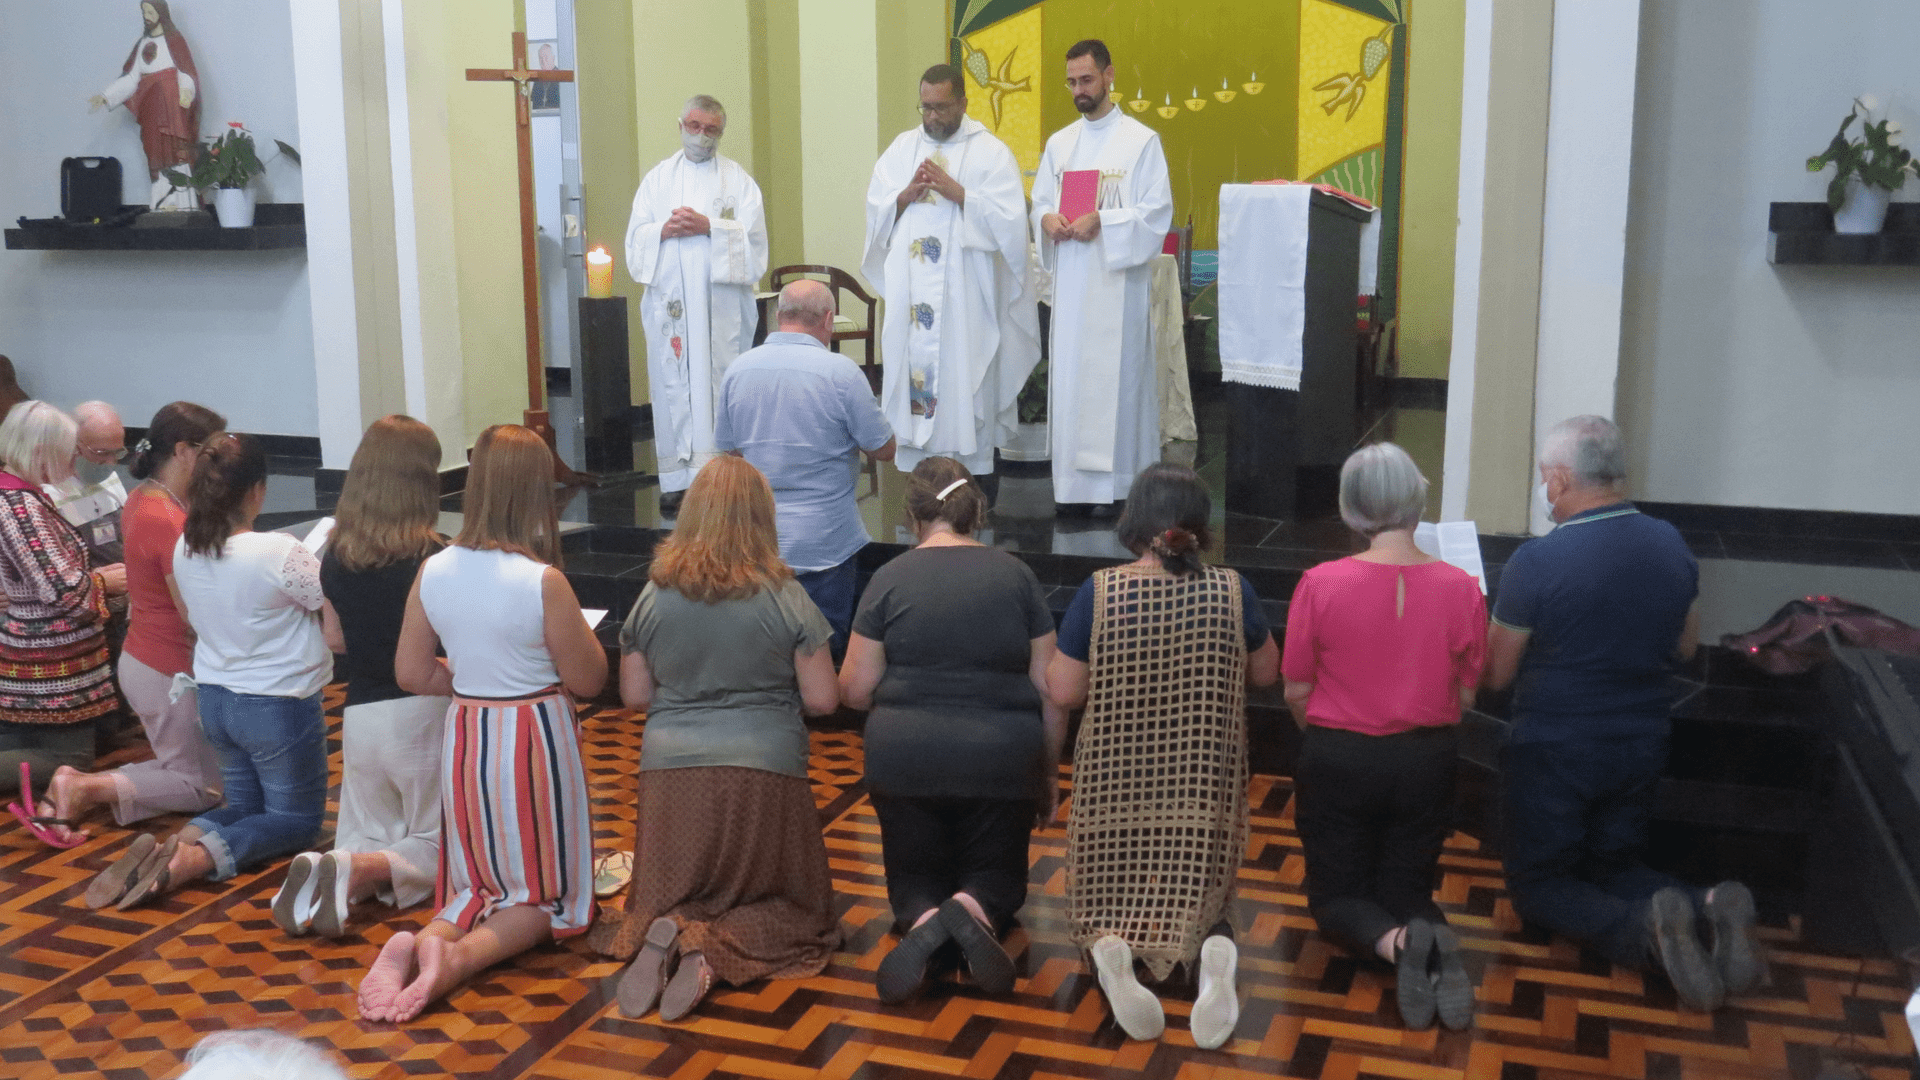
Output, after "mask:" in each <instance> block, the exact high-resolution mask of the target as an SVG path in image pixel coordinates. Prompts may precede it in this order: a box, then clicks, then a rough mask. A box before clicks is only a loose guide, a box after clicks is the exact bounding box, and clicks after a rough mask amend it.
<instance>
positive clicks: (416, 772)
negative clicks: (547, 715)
mask: <svg viewBox="0 0 1920 1080" xmlns="http://www.w3.org/2000/svg"><path fill="white" fill-rule="evenodd" d="M439 469H440V440H439V439H438V438H436V437H435V436H434V434H433V429H432V428H430V427H428V426H427V425H425V424H423V423H421V422H420V421H418V420H415V419H413V418H412V417H409V416H388V417H385V418H383V419H381V420H378V421H375V422H374V424H373V426H372V427H370V428H368V429H367V433H366V435H365V437H363V438H362V439H361V440H360V447H359V449H357V450H355V451H354V454H353V463H352V465H351V466H350V467H349V468H348V469H347V477H346V481H345V483H344V484H343V485H342V487H341V490H340V504H339V506H338V508H337V509H336V510H335V511H334V517H335V524H334V528H333V533H332V535H331V536H330V537H329V538H328V542H327V545H326V553H325V556H324V557H323V558H322V560H321V563H320V589H321V592H322V593H324V594H325V596H326V606H325V607H324V608H323V609H322V611H321V616H322V620H323V627H324V629H325V631H326V635H327V645H328V647H330V648H331V649H332V650H333V651H334V652H336V653H344V654H345V655H346V658H347V665H346V667H347V705H346V710H345V712H344V713H342V716H341V725H340V740H341V755H340V756H341V776H340V816H339V824H338V828H337V829H336V831H335V835H334V844H335V845H336V846H335V848H334V850H332V851H329V852H326V853H324V854H322V853H319V852H312V851H309V852H304V853H302V854H300V855H297V856H295V857H294V860H293V864H292V865H291V866H290V867H289V868H288V869H287V880H286V882H285V883H284V884H282V885H281V887H280V892H279V893H278V894H277V895H276V896H275V897H274V900H273V919H274V922H276V923H278V924H279V925H280V927H281V929H283V930H285V931H286V932H287V933H289V934H304V933H306V932H307V931H308V930H312V931H313V932H314V933H316V934H319V935H321V936H322V937H339V936H341V935H342V934H344V933H346V923H347V909H348V907H349V906H350V905H351V904H353V903H355V902H358V901H361V900H365V899H367V898H368V897H370V896H376V897H378V898H379V899H380V900H381V901H382V902H384V903H388V904H392V905H393V906H394V907H398V908H407V907H412V906H413V905H415V904H418V903H421V902H422V901H425V900H430V899H432V898H433V889H434V879H435V876H436V875H437V873H438V872H439V866H440V755H441V737H442V732H443V729H444V726H445V723H446V717H447V707H448V705H449V704H451V701H450V699H448V698H444V697H416V696H413V695H410V694H408V693H407V692H406V691H404V690H402V689H400V685H399V683H398V682H396V681H395V680H394V676H393V655H394V650H395V648H396V647H397V645H398V644H399V640H400V623H401V620H402V618H403V617H404V615H405V614H406V607H407V593H408V592H409V591H410V590H411V589H412V588H413V579H414V575H416V574H417V573H419V570H420V563H421V561H422V560H424V559H425V558H426V557H427V556H429V555H431V554H433V553H434V552H436V551H439V550H440V548H441V547H442V546H443V545H444V543H445V541H444V539H443V538H442V537H441V536H440V534H439V532H438V530H437V529H436V528H435V523H436V522H437V521H438V520H439V516H440V473H439Z"/></svg>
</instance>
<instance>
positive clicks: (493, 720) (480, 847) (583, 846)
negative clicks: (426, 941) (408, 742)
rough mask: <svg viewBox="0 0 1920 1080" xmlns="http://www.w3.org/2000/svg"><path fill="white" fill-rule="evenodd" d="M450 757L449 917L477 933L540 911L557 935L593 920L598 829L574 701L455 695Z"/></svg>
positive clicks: (444, 768) (439, 886)
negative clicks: (502, 915)
mask: <svg viewBox="0 0 1920 1080" xmlns="http://www.w3.org/2000/svg"><path fill="white" fill-rule="evenodd" d="M445 745H446V750H445V752H444V753H443V754H442V755H441V762H440V775H441V812H442V815H443V820H444V821H445V827H444V828H443V829H442V831H441V837H442V841H441V847H440V874H439V880H438V882H437V883H436V886H435V890H434V902H435V903H436V904H437V905H438V906H439V908H440V914H439V917H440V918H442V919H445V920H447V921H448V922H450V923H453V924H454V925H456V926H458V927H460V928H461V929H462V930H471V929H473V928H474V927H475V926H476V925H478V924H479V923H480V922H481V921H482V920H484V919H486V918H487V917H489V916H491V915H493V914H495V913H496V912H499V911H502V910H504V909H506V908H509V907H513V906H515V905H519V904H532V905H537V906H538V907H541V908H543V909H545V910H546V912H547V914H548V916H549V918H551V919H552V921H553V936H554V937H556V938H564V937H571V936H573V935H574V934H579V933H584V932H585V931H586V930H587V928H588V927H589V926H590V925H591V924H592V922H593V911H594V901H593V824H592V819H591V817H590V816H589V810H588V808H587V777H586V770H585V768H584V767H583V766H582V764H581V761H580V735H579V731H578V729H577V727H576V724H575V720H574V715H573V701H572V699H570V698H569V697H568V696H567V694H566V693H565V692H564V691H561V690H558V689H555V690H554V691H553V692H551V693H549V694H545V695H542V696H540V697H532V698H526V699H523V700H519V701H501V700H496V699H491V698H466V697H455V698H454V699H453V705H452V707H451V708H449V709H448V711H447V729H446V744H445Z"/></svg>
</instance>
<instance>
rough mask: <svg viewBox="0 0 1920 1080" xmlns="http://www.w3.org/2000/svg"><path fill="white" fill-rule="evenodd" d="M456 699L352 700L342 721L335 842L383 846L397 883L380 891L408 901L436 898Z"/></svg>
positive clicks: (402, 904) (362, 849) (397, 902)
mask: <svg viewBox="0 0 1920 1080" xmlns="http://www.w3.org/2000/svg"><path fill="white" fill-rule="evenodd" d="M452 704H453V702H452V699H451V698H443V697H403V698H394V699H392V700H390V701H376V702H373V703H372V704H368V705H350V706H348V707H347V709H346V710H345V711H344V712H343V713H341V723H340V743H341V750H340V763H341V770H340V818H339V822H338V824H337V826H336V827H335V830H334V846H335V847H336V848H339V849H341V850H344V851H352V852H358V853H373V852H379V853H381V854H383V855H385V856H386V857H387V861H388V862H389V863H391V864H392V866H393V883H392V884H391V885H386V886H382V887H381V888H380V889H379V890H378V891H377V892H376V893H375V895H376V896H377V897H379V899H380V900H381V901H382V902H383V903H388V904H392V905H393V906H394V907H399V908H409V907H412V906H414V905H415V904H419V903H422V902H424V901H427V900H431V899H432V898H433V886H434V879H435V877H436V875H438V874H439V871H440V754H441V749H442V747H441V741H442V735H443V733H444V732H445V730H446V724H447V709H448V707H449V706H451V705H452Z"/></svg>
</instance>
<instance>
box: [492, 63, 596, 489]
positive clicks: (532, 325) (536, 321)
mask: <svg viewBox="0 0 1920 1080" xmlns="http://www.w3.org/2000/svg"><path fill="white" fill-rule="evenodd" d="M467 81H468V82H510V83H513V84H514V85H515V86H516V87H517V88H518V89H519V91H520V92H519V93H517V94H515V95H513V101H514V119H515V127H514V135H515V142H516V144H517V145H516V149H517V150H518V154H519V159H520V286H521V292H522V294H523V299H524V303H525V305H526V336H527V414H526V426H528V427H530V428H532V429H533V430H535V431H537V432H539V433H540V437H541V438H543V439H545V440H547V445H548V446H552V445H553V444H554V436H553V425H552V423H551V422H550V419H549V417H548V415H547V410H546V408H545V406H546V392H547V378H546V376H547V373H546V371H545V370H544V368H545V367H546V365H545V363H544V362H542V360H541V357H540V254H539V251H540V249H539V245H538V242H537V241H536V240H535V235H536V230H537V229H538V220H537V218H536V217H535V214H534V207H533V132H532V125H533V107H532V97H533V84H534V83H536V82H572V81H573V72H571V71H555V70H543V69H540V68H529V67H528V66H527V35H525V34H523V33H517V32H516V33H515V34H514V35H513V66H512V67H510V68H468V69H467ZM554 464H555V466H556V468H557V469H558V470H563V471H564V475H565V476H574V475H579V474H575V473H574V472H573V470H572V469H569V468H567V467H566V465H564V464H563V463H561V462H560V459H559V456H558V455H557V454H556V455H555V457H554Z"/></svg>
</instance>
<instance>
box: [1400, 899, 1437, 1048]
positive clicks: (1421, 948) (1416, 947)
mask: <svg viewBox="0 0 1920 1080" xmlns="http://www.w3.org/2000/svg"><path fill="white" fill-rule="evenodd" d="M1432 959H1433V925H1432V924H1431V923H1429V922H1427V921H1426V920H1425V919H1413V920H1410V921H1409V922H1408V923H1407V933H1406V941H1405V942H1404V943H1403V944H1402V945H1401V946H1400V955H1399V956H1398V957H1397V958H1396V959H1395V961H1394V967H1395V969H1396V970H1395V977H1394V996H1395V997H1396V998H1398V999H1399V1002H1400V1022H1401V1023H1402V1024H1405V1025H1406V1027H1407V1030H1408V1031H1423V1030H1425V1029H1427V1028H1430V1027H1432V1026H1433V1014H1434V1010H1435V1009H1436V1008H1437V1007H1438V1006H1437V1003H1436V1002H1435V1001H1434V994H1433V979H1432V977H1431V976H1429V975H1428V974H1427V967H1428V966H1429V964H1430V963H1431V962H1432Z"/></svg>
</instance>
